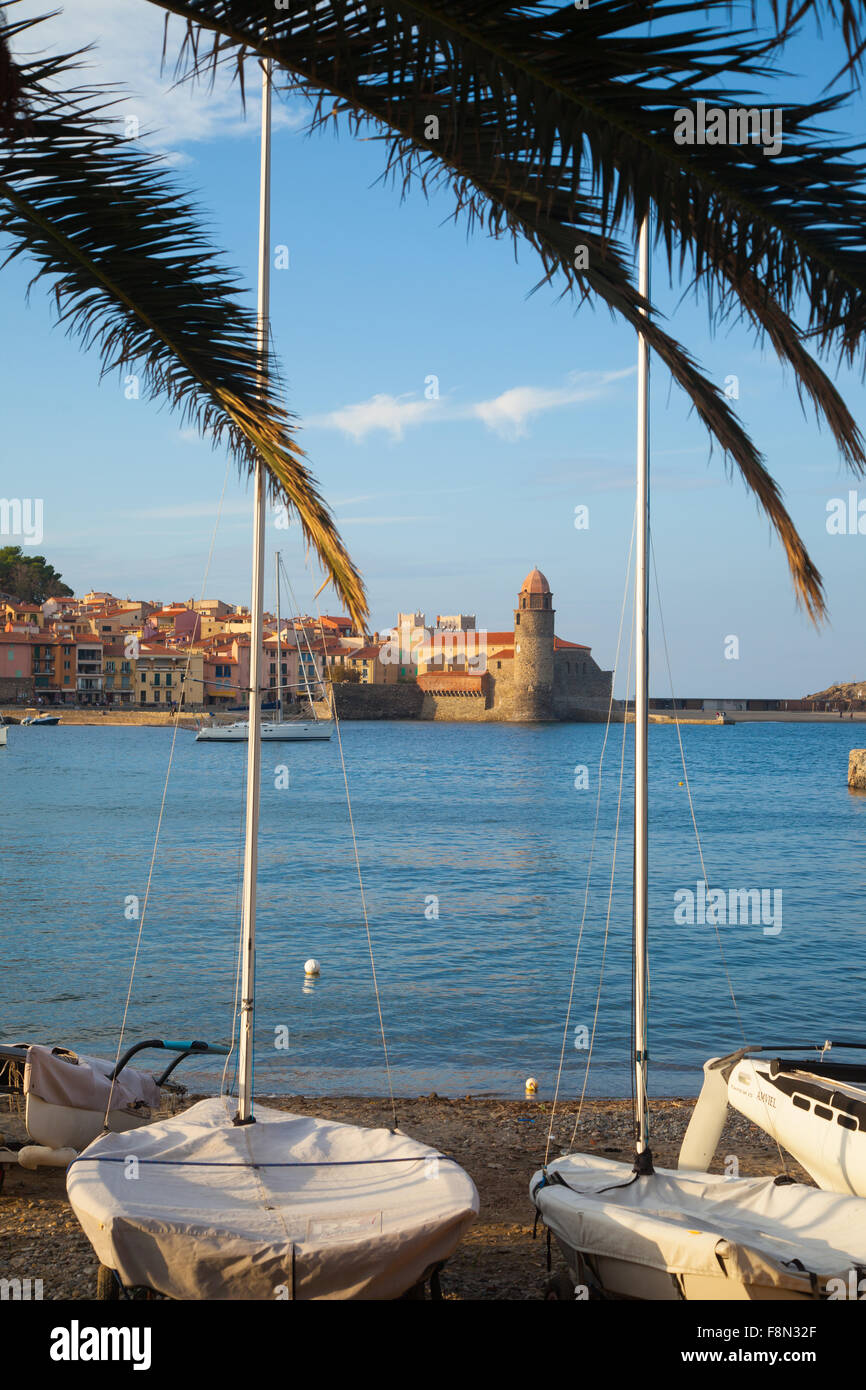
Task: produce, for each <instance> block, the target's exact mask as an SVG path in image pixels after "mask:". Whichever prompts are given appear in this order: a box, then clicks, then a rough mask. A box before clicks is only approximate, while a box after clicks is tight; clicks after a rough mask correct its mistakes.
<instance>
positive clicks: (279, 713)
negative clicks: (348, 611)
mask: <svg viewBox="0 0 866 1390" xmlns="http://www.w3.org/2000/svg"><path fill="white" fill-rule="evenodd" d="M274 567H275V569H276V580H277V720H278V722H279V723H280V724H282V722H283V646H282V635H281V633H280V552H279V551H277V552H276V554H275V555H274Z"/></svg>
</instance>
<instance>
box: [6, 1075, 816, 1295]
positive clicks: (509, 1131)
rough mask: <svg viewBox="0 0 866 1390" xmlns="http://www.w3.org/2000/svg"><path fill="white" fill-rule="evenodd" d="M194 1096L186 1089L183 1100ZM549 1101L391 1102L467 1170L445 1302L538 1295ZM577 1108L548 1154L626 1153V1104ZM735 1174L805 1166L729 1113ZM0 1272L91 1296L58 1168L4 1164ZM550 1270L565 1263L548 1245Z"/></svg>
mask: <svg viewBox="0 0 866 1390" xmlns="http://www.w3.org/2000/svg"><path fill="white" fill-rule="evenodd" d="M201 1098H202V1097H201V1096H189V1097H187V1103H188V1104H192V1103H193V1102H194V1101H196V1100H200V1099H201ZM260 1100H261V1101H262V1102H263V1103H266V1104H268V1105H269V1106H274V1107H277V1108H280V1109H284V1110H289V1111H293V1112H295V1113H297V1114H310V1115H319V1116H321V1117H323V1118H324V1119H329V1120H338V1121H345V1122H347V1123H350V1124H358V1125H364V1126H368V1127H371V1128H375V1127H378V1126H380V1125H387V1124H389V1123H390V1121H391V1111H390V1102H389V1101H387V1100H383V1099H376V1098H358V1097H333V1098H322V1097H304V1096H282V1097H272V1096H261V1097H260ZM693 1105H694V1101H693V1100H691V1099H675V1098H669V1099H665V1100H659V1101H656V1102H655V1103H654V1104H653V1106H652V1110H651V1125H652V1148H653V1152H654V1155H655V1159H656V1163H657V1165H658V1166H662V1167H664V1166H674V1165H675V1163H676V1155H677V1152H678V1150H679V1145H680V1143H681V1140H682V1137H683V1134H684V1133H685V1129H686V1126H687V1124H688V1121H689V1117H690V1115H691V1111H692V1107H693ZM551 1109H552V1107H551V1103H550V1101H549V1100H545V1099H543V1098H541V1099H537V1100H532V1101H529V1100H526V1101H514V1100H497V1099H492V1098H487V1097H481V1098H479V1097H470V1096H467V1097H465V1098H463V1099H456V1098H447V1097H444V1096H439V1095H436V1094H432V1095H428V1096H421V1097H417V1098H413V1099H400V1100H398V1101H397V1115H398V1121H399V1125H400V1128H401V1129H402V1130H404V1131H405V1132H406V1133H407V1134H410V1135H412V1136H413V1138H416V1139H419V1140H422V1141H423V1142H425V1143H429V1144H435V1145H437V1146H438V1147H439V1148H440V1149H441V1150H442V1151H443V1152H444V1153H447V1154H450V1155H453V1156H454V1157H455V1158H456V1159H457V1160H458V1162H459V1163H460V1164H461V1165H462V1166H463V1167H464V1168H465V1169H466V1171H467V1172H468V1173H469V1174H470V1175H471V1176H472V1178H473V1180H474V1182H475V1185H476V1187H477V1188H478V1192H479V1195H480V1198H481V1212H480V1215H479V1217H478V1219H477V1221H476V1222H475V1224H474V1226H473V1227H471V1228H470V1230H469V1232H468V1233H467V1235H466V1236H465V1238H464V1240H463V1241H462V1243H461V1245H460V1246H459V1247H458V1249H457V1251H456V1253H455V1255H454V1257H453V1258H452V1259H451V1261H450V1262H449V1264H448V1265H447V1266H446V1268H445V1270H444V1271H443V1274H442V1280H441V1283H442V1293H443V1296H444V1297H445V1298H447V1299H452V1300H457V1301H465V1300H482V1301H488V1300H495V1301H500V1300H517V1301H525V1300H534V1299H538V1298H540V1297H541V1294H542V1289H543V1285H544V1281H545V1279H546V1278H547V1263H546V1261H547V1256H546V1241H545V1238H544V1232H543V1230H540V1231H539V1233H538V1236H537V1238H536V1239H533V1208H532V1206H531V1203H530V1201H529V1196H528V1189H529V1181H530V1178H531V1176H532V1174H533V1172H534V1171H535V1170H536V1169H537V1168H538V1166H539V1165H540V1163H541V1162H542V1160H543V1158H544V1152H545V1147H546V1145H547V1138H548V1133H549V1132H550V1130H551ZM577 1114H578V1105H577V1102H575V1101H566V1102H564V1103H562V1104H558V1105H557V1107H556V1112H555V1115H554V1117H553V1129H552V1139H551V1145H550V1153H551V1155H552V1156H556V1155H558V1154H560V1153H565V1152H569V1151H570V1150H571V1149H580V1148H585V1149H587V1150H589V1151H597V1152H598V1153H603V1154H609V1155H610V1156H611V1157H612V1158H619V1159H622V1160H623V1161H624V1162H626V1161H628V1160H629V1159H630V1157H631V1153H632V1139H631V1128H632V1121H631V1102H630V1101H627V1100H605V1099H593V1100H587V1101H584V1104H583V1107H582V1110H581V1113H580V1124H579V1126H578V1130H577V1139H576V1140H574V1141H573V1140H572V1136H573V1134H574V1127H575V1119H576V1118H577ZM0 1132H2V1135H3V1136H4V1138H5V1140H6V1141H7V1142H10V1141H11V1142H14V1141H16V1140H18V1141H21V1140H23V1139H24V1137H25V1136H24V1128H23V1124H22V1123H21V1119H20V1117H19V1115H18V1114H17V1112H16V1110H15V1109H9V1110H7V1111H5V1112H0ZM731 1155H732V1156H734V1157H735V1158H736V1160H737V1164H738V1167H739V1172H740V1174H742V1175H744V1176H747V1175H750V1174H771V1175H778V1174H780V1173H782V1172H787V1173H788V1175H789V1176H791V1177H794V1178H797V1179H798V1180H799V1181H804V1182H808V1181H809V1179H808V1177H807V1176H806V1174H805V1173H804V1172H803V1171H802V1169H800V1168H799V1167H798V1165H797V1164H795V1163H794V1162H793V1160H792V1159H790V1158H789V1157H788V1156H787V1155H785V1157H784V1165H783V1160H782V1157H781V1156H780V1153H779V1150H778V1148H777V1147H776V1145H775V1143H774V1142H773V1140H771V1139H770V1138H769V1137H768V1136H767V1135H766V1134H764V1133H763V1132H762V1131H761V1130H759V1129H757V1128H756V1127H755V1126H754V1125H752V1124H751V1123H750V1122H749V1121H748V1120H746V1119H744V1118H743V1117H742V1116H739V1115H730V1116H729V1119H728V1124H727V1126H726V1128H725V1131H724V1133H723V1135H722V1139H721V1142H720V1144H719V1147H718V1150H717V1153H716V1159H715V1161H714V1163H713V1167H712V1171H713V1172H723V1171H725V1168H724V1165H725V1161H726V1159H728V1160H729V1156H731ZM0 1252H2V1253H0V1278H15V1277H17V1278H21V1279H25V1278H31V1279H41V1280H42V1284H43V1294H42V1296H43V1299H45V1300H54V1301H66V1300H73V1301H79V1300H88V1299H92V1298H93V1297H94V1292H95V1285H96V1262H95V1258H94V1255H93V1251H92V1249H91V1247H90V1245H89V1244H88V1242H87V1240H86V1238H85V1236H84V1234H83V1232H82V1231H81V1228H80V1227H79V1225H78V1222H77V1221H76V1219H75V1216H74V1215H73V1213H72V1211H71V1209H70V1207H69V1204H68V1202H67V1200H66V1186H65V1174H64V1172H63V1170H61V1169H45V1168H43V1169H39V1170H38V1171H35V1172H30V1171H26V1170H24V1169H22V1168H19V1167H17V1166H10V1167H8V1168H7V1169H6V1179H5V1183H4V1186H3V1190H2V1193H0ZM553 1268H554V1270H556V1269H558V1268H564V1264H563V1262H562V1261H561V1259H560V1258H559V1257H558V1254H557V1252H556V1249H555V1247H554V1250H553Z"/></svg>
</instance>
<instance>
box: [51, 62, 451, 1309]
mask: <svg viewBox="0 0 866 1390" xmlns="http://www.w3.org/2000/svg"><path fill="white" fill-rule="evenodd" d="M270 100H271V88H270V62H265V63H263V82H262V178H261V215H260V229H259V316H258V317H259V353H260V358H261V361H262V362H264V361H265V360H266V353H265V345H266V342H267V324H268V257H269V243H270V238H269V200H270ZM264 528H265V475H264V466H263V464H262V461H261V459H258V460H257V463H256V470H255V512H254V528H253V565H252V571H253V580H252V590H253V592H252V604H251V612H252V633H251V661H250V693H249V736H248V739H247V801H246V826H245V839H244V872H243V895H242V896H243V904H242V938H241V984H240V1048H239V1058H238V1096H237V1102H236V1103H235V1102H234V1101H232V1100H231V1099H230V1098H229V1097H228V1096H225V1095H222V1096H219V1097H214V1098H211V1099H207V1100H202V1101H200V1102H199V1103H198V1104H196V1105H194V1106H192V1107H191V1108H190V1109H189V1110H186V1111H184V1112H183V1113H182V1114H179V1115H176V1116H173V1117H172V1118H170V1119H167V1120H165V1121H161V1122H158V1123H156V1124H153V1125H149V1126H145V1127H143V1128H142V1129H140V1130H137V1131H135V1132H134V1133H127V1134H124V1135H122V1136H115V1135H110V1134H107V1135H104V1136H103V1137H102V1138H100V1139H98V1140H96V1142H95V1143H93V1144H92V1145H90V1147H89V1148H88V1149H87V1150H86V1151H85V1153H83V1154H82V1155H81V1156H80V1157H79V1158H78V1159H77V1160H76V1161H75V1162H74V1163H73V1164H72V1165H71V1166H70V1169H69V1174H68V1179H67V1187H68V1192H69V1200H70V1203H71V1205H72V1207H73V1210H74V1211H75V1214H76V1216H77V1217H78V1219H79V1221H80V1223H81V1225H82V1227H83V1229H84V1231H85V1232H86V1234H87V1236H88V1238H89V1239H90V1242H91V1244H92V1245H93V1248H94V1250H95V1251H96V1254H97V1257H98V1259H99V1261H100V1263H101V1266H102V1267H103V1271H106V1273H104V1274H103V1276H102V1278H101V1280H100V1284H99V1287H100V1289H102V1290H103V1291H106V1290H107V1291H108V1292H106V1294H105V1296H109V1294H110V1293H111V1292H114V1293H117V1292H118V1291H119V1289H120V1288H121V1287H124V1288H127V1287H131V1286H143V1287H145V1288H148V1289H151V1290H154V1291H156V1292H158V1293H161V1294H164V1295H166V1296H168V1297H170V1298H178V1299H220V1300H223V1299H232V1300H235V1299H237V1300H247V1299H275V1298H287V1299H300V1300H320V1299H383V1298H398V1297H400V1296H402V1295H403V1294H406V1293H407V1292H408V1291H410V1290H412V1289H415V1288H417V1287H418V1286H419V1284H421V1282H422V1281H424V1280H425V1279H426V1278H427V1277H429V1276H431V1275H432V1274H433V1273H434V1272H435V1271H437V1270H438V1268H439V1266H440V1265H441V1264H442V1263H443V1262H444V1261H445V1260H446V1259H447V1258H448V1257H449V1256H450V1254H451V1253H452V1252H453V1250H454V1248H455V1247H456V1245H457V1244H458V1242H459V1240H460V1237H461V1235H462V1234H463V1232H464V1230H465V1229H466V1227H467V1226H468V1225H469V1224H470V1222H471V1221H472V1220H473V1219H474V1216H475V1214H476V1212H477V1210H478V1195H477V1193H476V1191H475V1187H474V1184H473V1183H472V1180H471V1178H469V1176H468V1175H467V1174H466V1173H465V1172H464V1171H463V1170H462V1169H461V1168H460V1167H459V1166H458V1165H457V1163H456V1162H454V1160H452V1159H450V1158H449V1157H448V1156H447V1155H445V1154H442V1153H439V1152H438V1151H437V1150H436V1149H434V1148H431V1147H430V1146H429V1145H426V1144H422V1143H418V1142H416V1141H415V1140H413V1139H411V1138H409V1137H408V1136H407V1135H405V1134H402V1133H401V1132H400V1131H399V1129H397V1127H396V1123H395V1126H394V1128H393V1129H386V1128H382V1129H376V1130H370V1129H361V1128H359V1127H357V1126H354V1125H345V1124H335V1123H331V1122H329V1121H325V1120H320V1119H315V1118H312V1117H309V1116H305V1115H293V1114H290V1113H287V1112H285V1111H281V1110H278V1109H275V1108H273V1107H265V1106H259V1105H255V1106H254V1104H253V1019H254V1009H255V959H256V956H255V939H256V885H257V868H258V814H259V786H260V774H261V722H262V721H261V708H260V699H261V697H260V682H259V664H260V659H261V651H262V626H263V623H262V618H263V583H262V571H263V562H264ZM109 1104H110V1100H109ZM130 1171H133V1172H134V1174H135V1178H136V1180H135V1181H129V1174H130ZM109 1271H111V1272H113V1275H114V1277H113V1278H112V1277H111V1275H110V1274H108V1273H107V1272H109Z"/></svg>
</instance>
